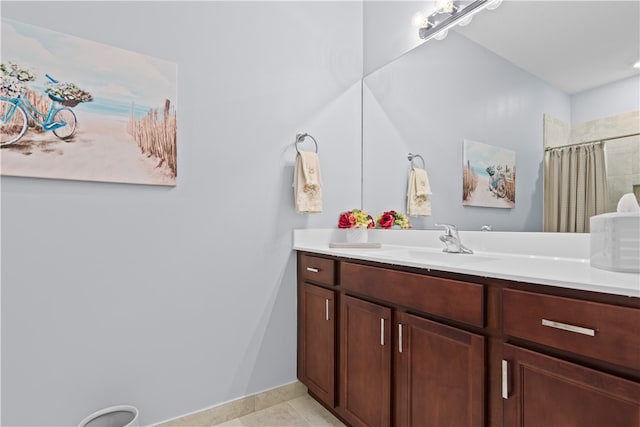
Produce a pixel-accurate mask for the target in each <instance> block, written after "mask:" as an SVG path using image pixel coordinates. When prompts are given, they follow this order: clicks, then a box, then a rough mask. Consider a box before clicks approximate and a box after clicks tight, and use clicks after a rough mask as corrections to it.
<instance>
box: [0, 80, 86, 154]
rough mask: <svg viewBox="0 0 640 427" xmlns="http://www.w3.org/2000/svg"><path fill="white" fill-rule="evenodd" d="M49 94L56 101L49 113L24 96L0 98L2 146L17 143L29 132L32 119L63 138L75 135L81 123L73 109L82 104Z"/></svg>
mask: <svg viewBox="0 0 640 427" xmlns="http://www.w3.org/2000/svg"><path fill="white" fill-rule="evenodd" d="M45 76H46V77H47V79H49V81H50V82H51V83H58V81H57V80H56V79H54V78H53V77H51V76H50V75H48V74H45ZM48 95H49V98H51V100H52V101H53V102H52V103H51V105H50V106H49V111H48V112H46V113H43V112H40V111H38V109H37V108H36V107H34V106H33V105H32V104H31V102H29V100H28V99H27V97H26V96H24V95H23V94H22V93H20V94H18V96H16V97H7V96H4V95H0V147H3V146H6V145H10V144H14V143H16V142H18V141H19V140H20V138H22V137H23V136H24V134H25V133H27V130H28V126H29V118H31V119H32V120H33V121H34V122H35V123H37V124H38V125H39V126H40V127H41V128H42V129H43V130H45V131H51V132H53V134H54V135H55V136H57V137H58V138H60V139H63V140H64V139H69V138H71V137H72V136H73V134H74V133H75V131H76V126H77V124H78V120H77V118H76V114H75V113H74V112H73V110H72V109H71V107H75V106H76V105H78V103H79V102H80V101H79V100H67V99H63V98H60V97H58V96H56V95H53V94H51V93H49V94H48Z"/></svg>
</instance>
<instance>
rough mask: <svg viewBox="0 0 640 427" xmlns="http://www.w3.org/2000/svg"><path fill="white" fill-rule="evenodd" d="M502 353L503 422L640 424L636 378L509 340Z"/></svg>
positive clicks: (554, 426)
mask: <svg viewBox="0 0 640 427" xmlns="http://www.w3.org/2000/svg"><path fill="white" fill-rule="evenodd" d="M503 357H504V361H503V370H504V372H503V382H504V384H503V398H504V397H505V396H506V397H507V398H506V400H503V402H504V406H503V408H504V425H505V426H545V427H587V426H593V427H601V426H616V427H627V426H628V427H632V426H633V427H637V426H639V425H640V384H638V383H636V382H632V381H628V380H625V379H622V378H618V377H615V376H612V375H609V374H605V373H603V372H599V371H596V370H593V369H589V368H586V367H583V366H580V365H575V364H573V363H569V362H566V361H563V360H560V359H556V358H553V357H550V356H546V355H543V354H540V353H536V352H533V351H529V350H525V349H522V348H519V347H515V346H512V345H508V344H505V345H504V351H503ZM505 362H506V365H505Z"/></svg>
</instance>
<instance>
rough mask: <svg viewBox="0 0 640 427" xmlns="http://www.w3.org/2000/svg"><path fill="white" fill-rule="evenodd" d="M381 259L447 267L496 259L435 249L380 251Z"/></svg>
mask: <svg viewBox="0 0 640 427" xmlns="http://www.w3.org/2000/svg"><path fill="white" fill-rule="evenodd" d="M376 255H377V256H379V257H381V258H394V259H403V260H408V261H419V262H424V263H426V264H428V263H429V262H433V263H438V264H448V265H467V264H475V263H478V262H487V261H495V260H496V259H497V258H494V257H488V256H483V255H476V254H455V253H448V252H442V251H440V250H437V249H408V248H389V249H384V248H383V249H381V250H379V252H377V253H376Z"/></svg>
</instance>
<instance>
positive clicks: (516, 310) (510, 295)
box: [502, 289, 640, 369]
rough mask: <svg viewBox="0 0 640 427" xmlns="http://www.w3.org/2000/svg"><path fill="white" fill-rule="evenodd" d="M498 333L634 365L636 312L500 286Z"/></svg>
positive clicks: (639, 365) (639, 349) (638, 359)
mask: <svg viewBox="0 0 640 427" xmlns="http://www.w3.org/2000/svg"><path fill="white" fill-rule="evenodd" d="M502 302H503V304H502V305H503V314H504V332H505V334H507V335H511V336H513V337H519V338H523V339H526V340H529V341H533V342H537V343H540V344H544V345H548V346H550V347H555V348H558V349H562V350H567V351H570V352H572V353H576V354H581V355H584V356H588V357H592V358H594V359H599V360H603V361H606V362H610V363H614V364H617V365H620V366H626V367H629V368H632V369H640V334H638V332H637V329H638V327H640V310H639V309H635V308H628V307H620V306H615V305H611V304H603V303H596V302H590V301H582V300H576V299H572V298H564V297H556V296H551V295H543V294H536V293H532V292H525V291H518V290H514V289H505V290H504V294H503V301H502Z"/></svg>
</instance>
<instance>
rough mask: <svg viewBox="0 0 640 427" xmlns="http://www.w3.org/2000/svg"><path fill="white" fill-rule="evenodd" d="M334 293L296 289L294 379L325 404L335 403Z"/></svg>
mask: <svg viewBox="0 0 640 427" xmlns="http://www.w3.org/2000/svg"><path fill="white" fill-rule="evenodd" d="M334 301H335V292H334V291H331V290H329V289H324V288H321V287H319V286H313V285H309V284H308V283H302V285H301V286H300V314H299V316H300V319H299V324H300V344H299V346H300V351H299V354H300V360H299V361H298V376H299V378H300V381H301V382H302V383H304V384H305V385H306V386H307V387H308V388H309V390H310V391H311V392H312V393H313V394H314V395H316V396H317V397H318V398H319V399H322V400H323V401H324V402H325V403H326V404H327V405H329V406H334V404H335V364H334V360H335V338H334V337H335V318H334Z"/></svg>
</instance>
